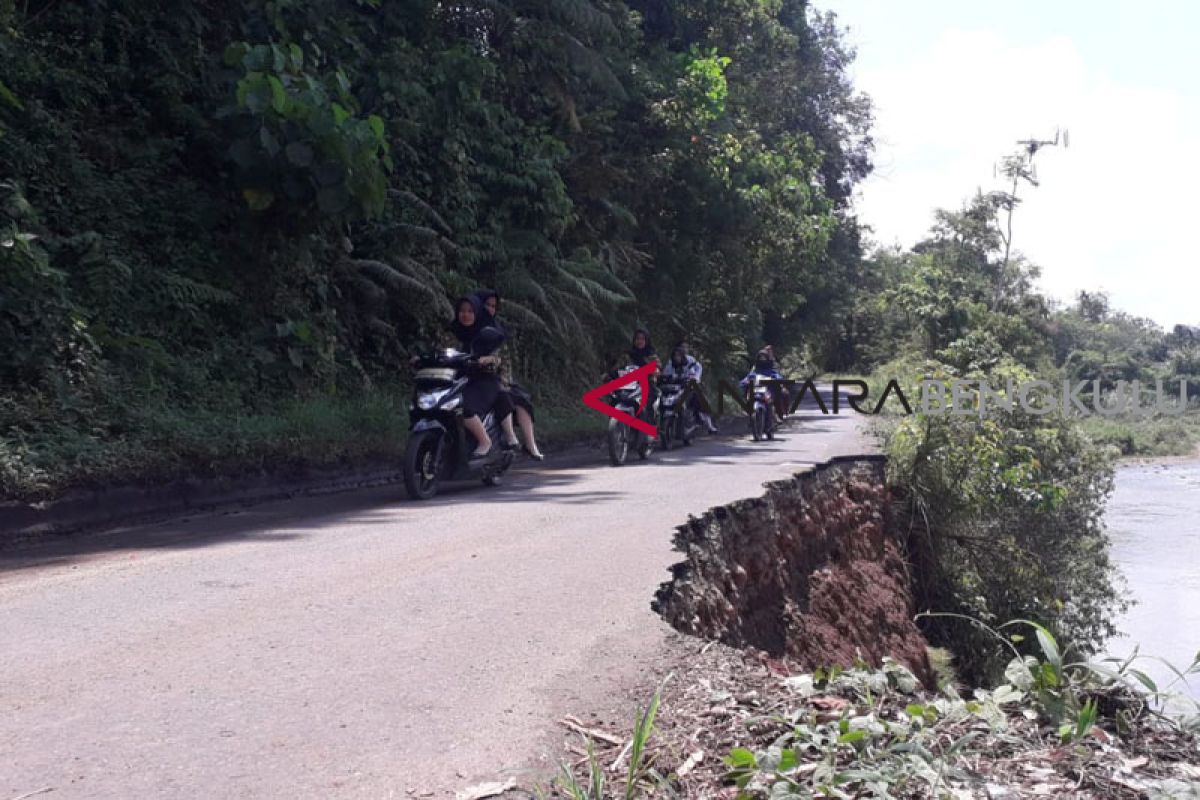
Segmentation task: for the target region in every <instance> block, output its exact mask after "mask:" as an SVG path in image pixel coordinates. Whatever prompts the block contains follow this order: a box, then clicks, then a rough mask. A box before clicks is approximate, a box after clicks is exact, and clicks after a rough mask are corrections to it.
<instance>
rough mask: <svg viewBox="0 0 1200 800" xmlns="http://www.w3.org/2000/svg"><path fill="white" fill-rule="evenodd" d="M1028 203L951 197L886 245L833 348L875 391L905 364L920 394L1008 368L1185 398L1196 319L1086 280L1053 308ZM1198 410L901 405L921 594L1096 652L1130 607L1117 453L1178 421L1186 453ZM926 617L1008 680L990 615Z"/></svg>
mask: <svg viewBox="0 0 1200 800" xmlns="http://www.w3.org/2000/svg"><path fill="white" fill-rule="evenodd" d="M1015 205H1016V203H1015V200H1014V196H1013V195H1011V194H1006V193H1002V192H1000V193H994V194H990V195H977V196H976V197H975V198H973V199H972V200H971V201H970V202H969V203H967V204H966V205H965V207H964V208H962V209H961V210H959V211H955V212H950V211H939V212H937V214H936V222H935V225H934V226H933V228H932V230H931V232H930V236H929V237H928V238H927V239H926V240H925V241H922V242H921V243H919V244H917V245H916V246H915V247H913V248H912V250H911V251H908V252H897V251H882V252H877V253H875V254H874V255H873V256H872V257H871V259H870V264H871V268H869V269H867V270H865V273H864V274H865V275H866V276H867V278H868V283H867V284H866V285H864V287H863V288H862V289H861V290H860V291H859V292H858V293H857V295H856V304H855V309H854V312H853V314H852V315H851V316H850V318H849V323H848V324H847V326H846V327H845V328H844V329H843V331H842V332H841V333H840V334H839V335H838V336H837V337H835V338H834V339H833V346H834V347H835V348H837V349H838V352H837V353H835V354H834V356H835V357H840V358H848V359H849V363H852V364H855V365H856V366H857V367H858V368H859V369H860V370H863V371H873V372H874V380H875V382H876V383H877V387H876V390H875V394H876V396H879V395H881V394H882V392H883V381H884V380H885V379H890V378H892V377H898V378H900V379H901V381H902V385H904V386H906V387H907V388H906V394H907V395H908V397H911V398H913V399H914V403H915V400H916V398H917V397H918V395H919V386H918V382H919V381H921V380H924V379H938V380H943V381H950V380H953V379H966V380H974V381H982V382H987V383H988V384H989V385H991V386H993V387H997V388H999V389H1001V390H1003V389H1004V388H1005V386H1006V384H1007V382H1008V381H1009V380H1011V381H1012V382H1013V383H1014V384H1019V383H1021V382H1025V381H1030V380H1034V379H1043V380H1049V381H1051V382H1052V383H1054V384H1055V385H1061V382H1062V381H1063V380H1070V381H1072V382H1076V381H1087V383H1088V387H1089V388H1088V393H1087V404H1088V405H1089V407H1090V404H1091V403H1093V402H1094V399H1093V398H1092V396H1091V388H1090V387H1091V383H1092V382H1093V381H1095V382H1097V384H1098V385H1099V386H1100V387H1101V392H1102V394H1101V398H1102V399H1106V400H1108V401H1110V400H1111V393H1112V392H1113V391H1115V390H1116V389H1117V388H1118V384H1119V382H1122V381H1126V382H1129V381H1142V382H1144V383H1146V384H1148V385H1149V386H1150V387H1151V388H1153V387H1154V385H1155V380H1164V381H1167V382H1168V383H1169V386H1170V387H1171V391H1173V392H1174V393H1175V394H1174V396H1175V397H1177V396H1178V387H1179V381H1180V380H1183V381H1184V382H1185V384H1187V386H1188V391H1189V392H1190V393H1191V394H1192V395H1193V396H1194V395H1195V394H1196V392H1197V388H1198V387H1200V384H1198V383H1197V381H1196V377H1197V374H1196V372H1195V364H1196V360H1195V359H1196V357H1197V355H1198V354H1200V349H1197V342H1196V340H1195V337H1194V335H1193V331H1192V330H1191V329H1189V328H1187V327H1185V326H1179V327H1177V329H1176V330H1174V331H1172V332H1171V333H1166V332H1164V331H1162V330H1161V329H1160V328H1158V327H1157V326H1156V325H1154V324H1153V323H1151V322H1149V321H1147V320H1143V319H1136V318H1133V317H1130V316H1129V315H1127V314H1124V313H1121V312H1117V311H1114V310H1111V309H1110V308H1109V307H1108V302H1107V298H1106V297H1105V296H1104V295H1103V294H1102V293H1088V292H1081V293H1080V294H1079V295H1078V297H1077V299H1076V303H1075V304H1074V305H1073V306H1071V307H1069V308H1055V307H1054V304H1053V303H1052V302H1051V301H1049V300H1048V299H1047V298H1046V297H1044V296H1043V295H1041V294H1040V293H1039V292H1038V291H1037V290H1036V289H1035V279H1036V277H1037V274H1038V273H1037V269H1036V268H1035V267H1034V266H1032V265H1031V264H1029V263H1027V262H1026V261H1025V260H1024V259H1023V258H1021V257H1020V256H1019V255H1018V256H1013V257H1010V256H1009V254H1008V252H1007V251H1008V248H1007V247H1006V246H1005V241H1004V240H1005V236H1006V235H1007V234H1006V233H1005V231H1007V230H1010V229H1009V228H1008V226H1007V220H1008V212H1009V210H1010V209H1012V208H1014V207H1015ZM1104 393H1108V394H1104ZM947 394H948V393H947ZM1151 402H1152V400H1151V398H1149V397H1146V398H1144V399H1143V403H1144V404H1147V405H1148V404H1150V403H1151ZM1195 420H1196V411H1195V409H1193V410H1192V411H1191V412H1190V413H1189V414H1188V415H1186V416H1178V417H1176V416H1160V417H1158V418H1157V419H1150V418H1148V419H1137V418H1134V417H1133V416H1132V415H1130V414H1123V415H1122V416H1120V417H1113V418H1109V417H1100V416H1096V417H1094V418H1087V419H1086V420H1083V419H1081V418H1080V417H1079V416H1070V417H1068V416H1066V415H1064V414H1063V413H1062V412H1061V410H1058V409H1056V410H1055V411H1054V412H1053V413H1050V414H1047V415H1035V414H1029V413H1025V412H1022V411H1020V410H1019V409H1017V410H1014V411H1011V412H1004V411H992V412H989V413H988V414H987V415H986V416H981V415H978V414H972V413H967V414H964V415H951V414H921V413H918V414H915V415H912V416H905V417H903V418H902V419H899V420H895V421H894V424H892V425H890V426H889V431H888V439H887V449H888V453H889V455H890V456H891V463H890V468H891V472H892V480H894V481H895V483H896V484H897V485H898V486H899V487H900V488H901V489H902V490H903V491H904V494H905V505H906V512H907V517H908V518H907V520H906V525H907V528H908V530H909V531H910V536H909V555H910V558H911V560H912V563H913V566H914V569H915V572H916V580H915V585H916V587H917V594H918V597H917V601H918V605H919V606H920V607H922V608H926V609H936V610H939V611H946V612H953V613H955V614H959V615H964V616H967V617H970V618H973V619H976V620H982V621H983V622H985V623H988V624H999V623H1002V622H1005V621H1007V620H1011V619H1036V620H1040V621H1043V622H1045V623H1046V624H1048V625H1050V626H1052V627H1053V628H1054V629H1055V630H1056V631H1058V632H1059V633H1060V634H1061V635H1063V636H1064V637H1066V638H1067V639H1069V640H1070V641H1072V642H1074V643H1075V645H1076V646H1077V647H1079V648H1080V649H1081V650H1082V651H1083V652H1085V653H1090V652H1094V651H1096V650H1097V649H1098V648H1099V647H1100V646H1101V645H1102V644H1103V643H1104V641H1105V640H1106V639H1107V638H1108V637H1109V636H1111V635H1112V633H1113V632H1114V629H1113V627H1112V621H1113V619H1114V618H1115V616H1116V613H1117V612H1118V611H1120V610H1121V609H1122V607H1123V605H1124V601H1123V600H1122V595H1121V591H1120V590H1121V584H1120V579H1119V574H1118V572H1117V570H1116V568H1115V566H1114V565H1113V564H1112V563H1111V562H1110V560H1109V553H1108V538H1107V535H1106V533H1105V531H1104V526H1103V511H1104V503H1105V500H1106V498H1107V496H1108V493H1109V491H1110V490H1111V488H1112V475H1113V472H1112V456H1113V455H1115V454H1119V453H1121V452H1124V453H1132V452H1135V451H1137V450H1138V448H1137V447H1136V446H1135V445H1134V444H1133V442H1132V441H1131V438H1130V437H1133V436H1135V435H1140V434H1142V433H1148V434H1149V435H1153V433H1154V432H1163V433H1165V432H1168V431H1172V432H1174V433H1173V440H1172V443H1173V444H1174V445H1175V446H1176V447H1179V448H1180V452H1186V451H1188V450H1190V449H1191V448H1192V447H1193V446H1194V442H1195V441H1196V434H1195V432H1196V431H1198V430H1200V426H1198V425H1197V424H1196V421H1195ZM1106 443H1110V444H1114V445H1116V446H1115V447H1111V448H1110V447H1104V446H1103V445H1104V444H1106ZM924 626H925V632H926V634H927V636H929V638H930V639H931V641H933V642H935V643H937V644H941V645H945V646H948V647H950V648H951V649H953V650H954V652H955V655H956V658H957V663H958V668H959V670H960V671H961V673H962V674H963V675H965V676H966V677H968V678H970V679H972V680H987V679H993V680H994V679H995V678H996V677H997V675H998V674H999V672H1000V671H1002V669H1003V667H1004V664H1005V662H1006V660H1007V657H1008V654H1007V653H1006V652H1005V651H1004V650H1003V649H1002V648H998V647H997V646H996V643H995V642H994V641H992V639H991V637H989V635H988V633H987V631H986V630H985V629H983V628H980V627H978V626H974V625H971V624H969V623H965V622H964V621H963V619H962V618H959V617H931V618H928V619H926V620H925V623H924Z"/></svg>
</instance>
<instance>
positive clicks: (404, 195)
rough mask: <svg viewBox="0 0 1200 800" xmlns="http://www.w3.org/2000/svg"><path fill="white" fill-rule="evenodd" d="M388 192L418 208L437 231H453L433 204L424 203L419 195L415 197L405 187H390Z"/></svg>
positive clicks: (444, 232) (447, 233)
mask: <svg viewBox="0 0 1200 800" xmlns="http://www.w3.org/2000/svg"><path fill="white" fill-rule="evenodd" d="M388 194H390V195H391V196H392V197H395V198H397V199H399V200H403V201H404V202H406V203H408V204H409V205H411V206H413V207H414V208H417V209H418V210H420V211H421V213H423V214H424V215H425V216H426V217H428V218H429V220H430V221H431V222H433V224H434V225H435V226H436V227H437V229H438V230H439V231H441V232H442V233H443V234H445V235H447V236H449V235H450V234H451V233H453V232H454V229H453V228H451V227H450V225H449V224H447V222H446V220H444V219H442V215H441V214H439V213H438V212H437V211H436V210H435V209H434V208H433V206H431V205H429V203H426V202H425V201H424V200H422V199H421V198H420V197H417V196H416V195H415V194H413V193H412V192H410V191H408V190H407V189H391V190H389V191H388Z"/></svg>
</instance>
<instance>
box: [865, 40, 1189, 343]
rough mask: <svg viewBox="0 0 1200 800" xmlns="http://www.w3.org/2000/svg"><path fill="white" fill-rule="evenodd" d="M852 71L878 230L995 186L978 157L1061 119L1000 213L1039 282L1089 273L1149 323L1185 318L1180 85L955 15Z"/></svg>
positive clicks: (1050, 288) (911, 234)
mask: <svg viewBox="0 0 1200 800" xmlns="http://www.w3.org/2000/svg"><path fill="white" fill-rule="evenodd" d="M858 83H859V86H860V87H861V88H862V89H863V90H864V91H866V92H867V93H868V94H870V95H871V96H872V97H873V99H874V101H875V103H876V107H877V120H878V122H877V131H876V133H877V138H878V142H879V144H878V153H877V173H876V175H874V176H873V177H872V178H870V179H868V181H867V182H866V184H865V186H864V187H863V189H862V194H861V198H860V203H859V210H860V214H861V218H862V219H863V221H865V222H867V223H868V224H871V225H872V226H873V227H874V228H875V230H876V238H877V239H878V240H879V241H881V242H883V243H891V242H893V241H899V242H900V243H901V244H904V245H910V244H912V243H913V242H914V241H916V240H917V239H918V238H920V237H921V236H922V235H923V234H924V233H925V231H926V230H927V229H928V227H929V224H930V221H931V219H932V211H933V209H934V208H938V207H956V206H958V205H960V204H961V202H962V201H963V200H964V199H966V198H967V197H968V196H969V195H971V194H973V193H974V191H975V189H976V188H983V189H984V190H985V191H986V190H988V189H991V188H999V184H998V181H997V180H996V179H995V178H994V177H993V165H994V164H996V163H997V162H998V161H999V159H1000V158H1001V157H1002V156H1003V155H1005V154H1007V153H1009V152H1011V151H1012V150H1013V149H1014V148H1015V147H1016V141H1017V140H1018V139H1024V138H1027V137H1029V136H1036V137H1038V138H1050V137H1052V136H1053V133H1054V129H1055V127H1056V126H1062V127H1064V128H1067V129H1069V130H1070V134H1071V140H1070V147H1069V149H1065V150H1064V149H1062V148H1048V149H1045V150H1042V151H1041V152H1040V153H1039V154H1038V157H1037V162H1036V163H1037V169H1038V175H1039V178H1040V180H1041V186H1040V188H1033V187H1029V186H1025V187H1023V188H1022V189H1021V194H1022V197H1023V198H1024V201H1023V202H1022V204H1021V206H1020V207H1019V208H1018V210H1017V216H1016V218H1015V222H1014V234H1015V235H1014V246H1015V247H1016V249H1017V250H1019V251H1022V252H1024V253H1025V254H1026V256H1028V257H1029V258H1030V259H1031V260H1032V261H1034V262H1035V263H1037V264H1039V265H1041V266H1042V268H1043V278H1042V285H1043V288H1044V289H1045V290H1046V291H1047V292H1049V293H1050V294H1052V295H1054V296H1056V297H1060V298H1063V299H1070V298H1071V297H1073V295H1074V292H1075V291H1076V290H1079V289H1094V288H1098V287H1100V288H1104V289H1106V290H1107V291H1109V292H1110V294H1111V296H1112V301H1113V303H1114V305H1116V306H1117V307H1120V308H1123V309H1125V310H1127V311H1130V312H1132V313H1135V314H1139V315H1141V316H1148V317H1151V318H1153V319H1155V320H1156V321H1158V322H1159V323H1161V324H1164V325H1171V324H1173V323H1175V322H1185V321H1186V322H1190V323H1192V324H1195V323H1197V322H1200V308H1197V301H1198V300H1200V270H1197V269H1196V266H1197V260H1198V259H1197V255H1196V249H1195V245H1194V241H1193V240H1194V235H1193V231H1194V230H1195V229H1196V228H1197V227H1198V226H1200V219H1197V216H1198V214H1197V212H1198V211H1200V207H1198V204H1197V203H1196V201H1195V200H1194V199H1193V198H1194V192H1195V191H1196V189H1197V187H1200V124H1198V121H1200V120H1198V115H1197V114H1196V113H1195V98H1189V97H1184V96H1182V95H1180V94H1178V93H1177V92H1173V91H1169V90H1165V89H1159V88H1155V87H1152V86H1134V85H1127V84H1122V83H1120V82H1117V81H1114V80H1112V79H1111V78H1109V77H1108V76H1107V75H1104V74H1101V73H1100V72H1099V71H1097V70H1095V69H1090V68H1089V67H1088V65H1087V64H1086V63H1085V62H1084V59H1083V58H1082V57H1081V56H1080V54H1079V51H1078V50H1077V48H1076V47H1075V46H1074V45H1073V43H1072V42H1071V40H1070V39H1068V38H1063V37H1055V38H1048V39H1046V40H1044V41H1042V42H1040V43H1037V44H1036V45H1032V46H1016V45H1014V44H1012V43H1010V42H1008V41H1006V40H1005V39H1004V38H1003V37H1001V36H999V35H997V34H995V33H990V32H980V31H967V30H947V31H946V32H945V33H944V34H943V35H942V36H941V38H940V39H939V40H938V41H937V43H936V44H935V46H933V47H932V48H930V49H929V50H928V51H927V52H925V53H918V54H914V55H913V57H912V58H911V59H910V60H908V63H907V64H905V65H904V66H903V67H902V68H900V69H889V70H887V71H867V72H862V73H861V74H860V75H859V76H858ZM1189 103H1191V104H1190V105H1189Z"/></svg>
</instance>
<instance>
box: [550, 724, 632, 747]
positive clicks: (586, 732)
mask: <svg viewBox="0 0 1200 800" xmlns="http://www.w3.org/2000/svg"><path fill="white" fill-rule="evenodd" d="M558 722H559V724H560V725H563V726H565V727H567V728H569V729H570V730H573V731H575V732H576V733H578V734H581V735H583V736H588V737H590V738H592V739H599V740H600V741H602V742H607V743H609V744H611V745H612V746H613V747H620V746H621V745H623V744H625V740H624V739H621V738H619V737H617V736H613V735H612V734H611V733H608V732H607V731H602V730H600V729H599V728H589V727H587V726H586V725H584V724H583V723H582V722H580V721H579V720H577V719H576V718H575V717H563V718H562V719H560V720H559V721H558Z"/></svg>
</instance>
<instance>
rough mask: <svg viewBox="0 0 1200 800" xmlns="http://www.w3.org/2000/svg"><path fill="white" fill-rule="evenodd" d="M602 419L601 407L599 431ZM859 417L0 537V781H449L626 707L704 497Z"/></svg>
mask: <svg viewBox="0 0 1200 800" xmlns="http://www.w3.org/2000/svg"><path fill="white" fill-rule="evenodd" d="M602 425H603V420H600V419H598V420H597V428H598V429H599V428H600V427H601V426H602ZM870 450H871V443H870V440H869V437H868V436H866V435H865V434H864V433H863V431H862V422H861V419H860V418H857V417H855V416H854V415H853V414H849V413H843V414H842V415H841V416H836V417H835V416H829V417H822V416H821V415H820V414H819V413H812V412H811V410H808V411H806V410H802V411H801V414H800V415H799V419H798V420H797V421H796V422H793V423H792V425H791V426H790V427H788V428H786V429H784V430H783V431H781V433H780V436H779V438H778V439H777V440H776V441H774V442H767V443H760V444H755V443H754V442H751V441H750V440H749V438H748V437H739V438H737V439H734V438H718V439H701V440H700V441H699V442H698V443H696V444H695V445H694V446H692V447H690V448H685V449H683V450H680V451H672V452H670V453H656V454H654V455H653V456H652V458H651V460H650V461H649V462H647V463H637V461H636V457H634V460H633V461H631V462H630V463H629V464H628V465H627V466H625V467H621V468H617V469H614V468H612V467H609V466H607V465H606V464H603V463H601V462H600V461H598V460H597V459H591V460H590V463H586V464H580V463H579V461H580V459H579V458H575V459H574V460H572V459H570V458H564V459H563V461H564V462H565V463H566V464H569V465H560V466H555V464H554V463H553V462H547V464H546V465H544V466H540V467H538V468H536V469H532V468H530V469H526V468H522V469H521V470H519V471H518V472H515V473H511V474H510V475H509V476H507V477H506V481H505V484H504V485H503V486H500V487H496V488H492V489H487V488H484V487H482V486H470V487H467V488H465V489H464V490H461V491H454V492H450V493H447V494H446V495H445V496H439V497H438V498H437V499H435V500H434V501H432V502H428V503H423V504H416V503H412V502H409V501H407V500H406V499H404V498H403V489H402V488H401V487H388V488H383V489H372V490H365V491H360V492H352V493H347V494H340V495H334V496H326V497H318V498H306V499H301V500H292V501H287V502H280V503H274V504H267V505H261V506H256V507H252V508H249V509H245V510H240V511H237V512H234V513H225V514H210V515H207V516H204V517H198V518H194V519H189V520H182V521H177V522H172V523H168V524H159V525H155V526H150V527H142V528H137V529H128V530H122V531H116V532H112V533H108V534H92V535H86V536H78V537H73V538H70V539H66V540H62V541H58V542H54V543H48V544H40V545H35V546H29V547H24V548H21V549H13V550H8V551H0V643H2V648H0V800H7V799H8V798H15V797H19V796H22V795H24V794H26V793H30V792H38V791H39V790H43V789H53V791H52V792H49V793H46V794H45V795H35V796H37V797H42V796H45V797H47V798H52V800H66V798H175V797H189V798H190V797H203V798H214V799H215V798H234V797H239V798H240V797H256V798H257V797H272V798H273V797H280V798H307V797H313V798H341V797H369V798H385V797H398V798H409V797H421V796H426V797H444V796H450V797H452V796H453V795H454V792H455V791H456V790H461V789H463V788H464V787H466V786H468V785H470V784H472V783H475V782H477V781H480V780H495V779H497V778H498V777H503V776H507V775H514V776H516V777H518V778H521V777H528V775H529V771H530V770H537V769H542V770H544V769H546V768H547V767H549V768H552V767H553V766H554V764H555V763H556V760H557V759H558V758H559V756H560V755H561V754H562V750H561V745H562V736H561V734H562V732H561V729H557V730H556V728H555V724H556V720H558V719H559V718H561V717H562V716H563V715H564V714H568V713H571V714H577V715H581V716H585V715H586V714H587V713H589V712H593V711H597V710H599V711H600V712H601V713H611V714H616V715H619V716H620V717H621V718H624V717H625V716H627V715H629V712H630V708H631V705H630V700H629V697H630V690H631V688H636V687H639V686H641V685H642V684H644V682H645V680H646V676H647V674H648V672H649V671H650V670H652V668H653V666H654V664H655V663H656V659H659V658H660V657H661V656H662V653H663V652H664V649H665V648H668V647H669V646H670V644H669V643H670V640H671V639H672V638H676V637H673V635H672V631H671V630H670V628H669V627H668V626H667V625H666V624H665V623H663V622H662V621H661V620H660V619H659V618H658V617H657V616H656V615H655V614H654V613H653V612H652V611H651V610H650V600H651V598H652V597H653V594H654V591H655V589H656V588H657V587H658V585H659V584H660V583H661V582H662V581H664V580H666V579H667V578H668V577H669V575H668V572H667V569H668V567H669V566H670V565H671V564H672V563H674V562H675V561H677V560H678V556H677V554H675V553H673V552H672V550H671V534H672V531H673V529H674V526H676V525H677V524H679V523H681V522H683V521H684V520H686V518H687V516H688V514H689V513H697V514H698V513H700V512H702V511H704V510H705V509H707V508H709V507H710V506H713V505H716V504H720V503H725V502H729V501H732V500H735V499H738V498H742V497H749V496H755V495H758V494H760V493H761V484H762V483H763V482H764V481H766V480H770V479H774V478H779V477H783V476H785V475H787V474H789V473H791V472H794V471H797V470H799V469H802V468H803V467H804V466H806V465H808V464H810V463H813V462H817V461H824V460H826V459H828V458H830V457H832V456H835V455H844V454H854V453H860V452H868V451H870Z"/></svg>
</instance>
